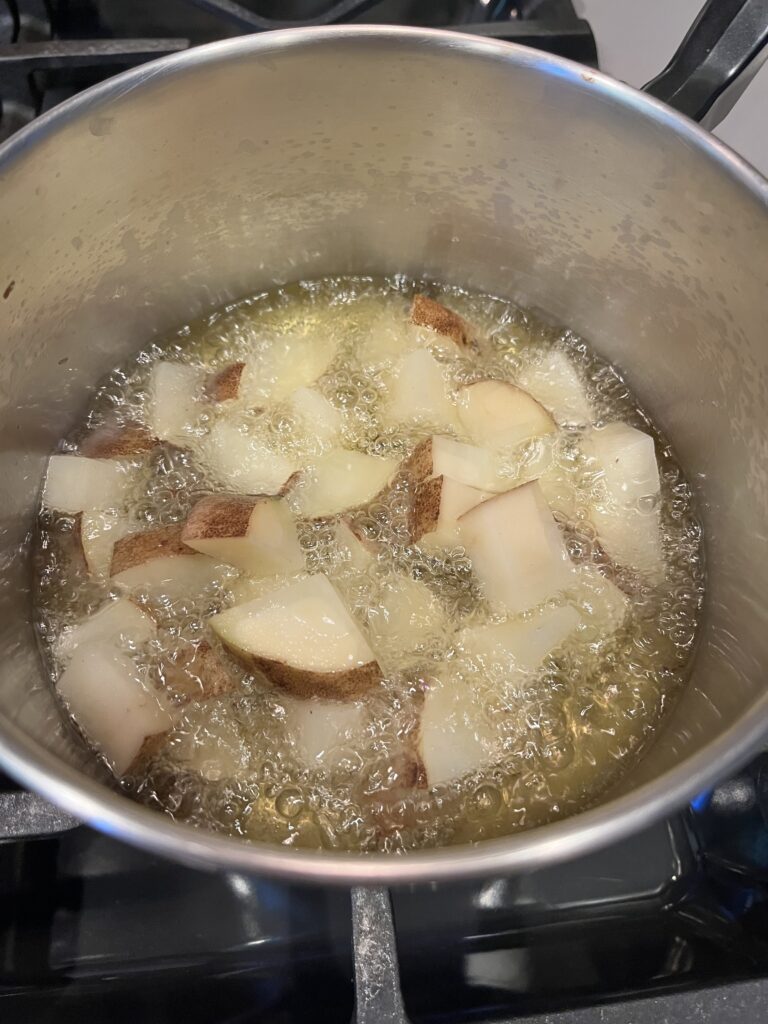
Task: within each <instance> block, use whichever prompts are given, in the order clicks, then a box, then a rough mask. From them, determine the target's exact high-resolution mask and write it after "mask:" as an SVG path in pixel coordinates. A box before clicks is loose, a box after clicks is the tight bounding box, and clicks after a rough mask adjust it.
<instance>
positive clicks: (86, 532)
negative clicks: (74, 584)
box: [78, 511, 128, 578]
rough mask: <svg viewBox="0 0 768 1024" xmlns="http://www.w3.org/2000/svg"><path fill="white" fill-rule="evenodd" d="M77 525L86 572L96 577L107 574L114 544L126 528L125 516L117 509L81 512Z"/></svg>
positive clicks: (123, 534) (124, 532) (122, 535)
mask: <svg viewBox="0 0 768 1024" xmlns="http://www.w3.org/2000/svg"><path fill="white" fill-rule="evenodd" d="M78 527H79V529H78V535H79V538H80V546H81V548H82V550H83V557H84V559H85V564H86V565H87V567H88V572H89V573H91V575H92V576H96V577H98V578H103V577H105V576H108V575H109V569H110V565H111V564H112V551H113V549H114V546H115V544H116V543H117V541H118V540H119V539H120V538H121V537H124V536H125V534H126V531H127V529H128V520H127V518H126V516H124V515H123V514H122V512H117V511H111V512H108V511H105V512H83V513H82V514H81V515H80V520H79V524H78Z"/></svg>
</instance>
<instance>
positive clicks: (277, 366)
mask: <svg viewBox="0 0 768 1024" xmlns="http://www.w3.org/2000/svg"><path fill="white" fill-rule="evenodd" d="M336 344H337V343H336V341H335V339H334V338H333V337H332V336H330V335H326V336H318V335H312V334H290V335H289V334H286V335H282V336H280V337H277V338H274V339H273V340H272V341H271V342H270V344H269V345H267V346H265V347H264V348H262V349H261V350H259V351H258V352H257V353H256V354H255V355H254V356H253V357H252V358H251V359H249V360H248V361H246V364H245V369H244V370H243V374H242V377H241V385H240V386H241V393H242V395H243V397H244V398H245V400H246V401H248V402H249V403H250V404H251V405H253V406H263V405H267V404H269V403H274V402H280V401H282V400H283V399H284V398H287V397H288V395H290V394H291V392H293V391H296V390H297V388H302V387H306V386H307V385H309V384H314V382H315V381H316V380H317V379H318V378H319V377H322V375H323V374H324V373H325V372H326V370H327V369H328V367H329V366H330V365H331V363H332V362H333V359H334V357H335V355H336Z"/></svg>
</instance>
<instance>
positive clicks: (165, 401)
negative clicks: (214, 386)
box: [146, 361, 205, 444]
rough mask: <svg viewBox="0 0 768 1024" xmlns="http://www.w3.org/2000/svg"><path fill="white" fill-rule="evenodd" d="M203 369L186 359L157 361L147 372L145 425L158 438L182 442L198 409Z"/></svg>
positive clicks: (194, 419) (185, 438) (186, 438)
mask: <svg viewBox="0 0 768 1024" xmlns="http://www.w3.org/2000/svg"><path fill="white" fill-rule="evenodd" d="M204 380H205V371H204V370H202V369H200V368H199V367H196V366H188V365H187V364H186V363H171V362H165V361H161V362H158V363H155V364H154V366H153V367H152V369H151V370H150V374H149V400H148V403H147V411H146V420H147V424H146V425H147V429H148V430H149V433H150V434H151V435H152V436H153V437H159V438H160V439H161V440H162V441H172V442H174V443H176V444H184V443H186V441H188V440H189V436H190V431H191V429H192V427H193V426H194V423H195V421H196V420H197V418H198V416H199V415H200V412H201V405H200V401H201V398H202V396H203V387H204Z"/></svg>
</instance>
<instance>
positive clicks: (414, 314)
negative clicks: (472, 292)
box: [411, 295, 477, 349]
mask: <svg viewBox="0 0 768 1024" xmlns="http://www.w3.org/2000/svg"><path fill="white" fill-rule="evenodd" d="M411 323H413V324H416V326H417V327H428V328H429V329H430V330H432V331H435V333H436V334H439V335H442V336H443V337H444V338H450V339H451V341H452V342H453V343H454V344H455V345H457V346H458V347H459V348H460V349H472V348H474V347H475V346H476V344H477V342H476V338H475V332H474V331H473V329H472V328H471V327H470V326H469V324H468V323H467V321H466V320H465V319H464V318H463V317H460V316H459V314H458V313H454V311H453V310H452V309H448V307H447V306H443V305H442V303H440V302H436V301H435V300H434V299H430V298H427V296H426V295H414V297H413V303H412V305H411Z"/></svg>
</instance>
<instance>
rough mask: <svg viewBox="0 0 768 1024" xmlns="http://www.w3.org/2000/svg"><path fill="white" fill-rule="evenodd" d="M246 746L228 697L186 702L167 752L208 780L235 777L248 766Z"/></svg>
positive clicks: (188, 769)
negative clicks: (225, 698)
mask: <svg viewBox="0 0 768 1024" xmlns="http://www.w3.org/2000/svg"><path fill="white" fill-rule="evenodd" d="M249 752H250V751H249V745H248V743H247V741H246V739H245V737H244V736H243V732H242V729H241V727H240V724H239V722H238V721H237V719H236V718H235V716H234V715H233V714H232V706H231V704H230V702H229V701H227V700H217V699H213V700H205V701H202V702H199V703H192V704H187V705H186V707H185V708H184V711H183V715H182V717H181V720H180V722H179V729H178V731H176V732H175V733H173V734H172V735H171V737H170V740H169V743H168V745H167V753H168V755H169V757H170V758H171V760H172V761H173V762H174V763H175V764H178V765H180V766H181V767H183V768H185V769H186V770H187V771H193V772H199V774H200V775H202V777H203V778H204V779H206V780H207V781H209V782H218V781H220V780H221V779H232V778H237V777H238V776H239V775H241V774H242V772H243V770H244V769H247V767H248V762H249Z"/></svg>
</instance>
